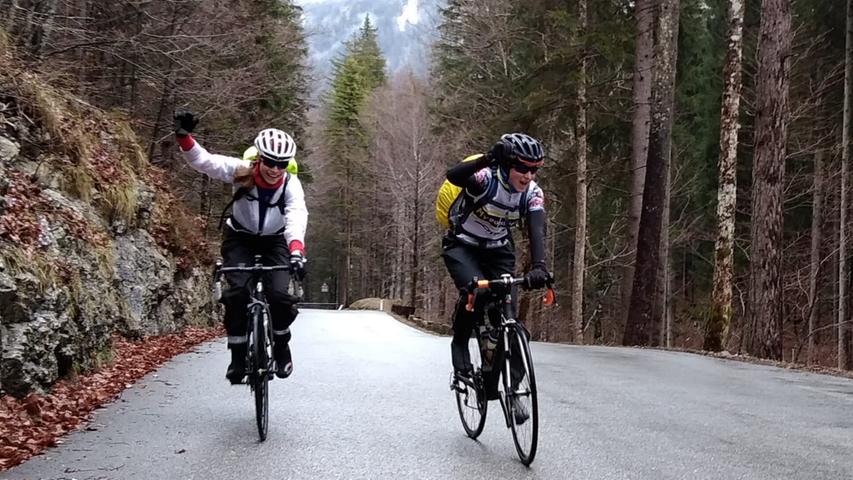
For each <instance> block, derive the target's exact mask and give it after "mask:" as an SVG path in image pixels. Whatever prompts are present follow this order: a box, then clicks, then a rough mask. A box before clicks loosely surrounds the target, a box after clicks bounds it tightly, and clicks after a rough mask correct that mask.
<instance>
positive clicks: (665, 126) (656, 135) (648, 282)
mask: <svg viewBox="0 0 853 480" xmlns="http://www.w3.org/2000/svg"><path fill="white" fill-rule="evenodd" d="M660 7H661V9H660V18H659V21H658V31H659V35H658V44H657V46H656V52H655V57H656V61H657V71H656V72H655V81H654V85H655V88H654V96H653V100H652V116H651V120H652V123H651V129H650V133H649V148H648V157H647V159H646V182H645V183H646V185H645V188H644V189H643V212H642V216H641V218H640V229H639V232H638V236H637V262H636V271H635V273H634V287H633V290H632V293H631V303H630V305H631V308H630V311H629V312H628V322H627V324H626V326H625V337H624V340H623V343H624V344H625V345H657V343H658V342H659V341H660V334H659V328H660V324H661V322H660V316H661V315H662V314H663V311H662V310H661V309H659V308H657V307H656V304H657V303H658V302H657V298H658V283H659V279H660V278H659V274H660V269H661V268H662V266H663V260H662V259H661V256H660V254H661V235H662V232H661V230H662V225H663V211H664V209H665V208H666V207H665V201H666V166H667V164H668V163H669V158H670V153H671V150H672V110H673V98H674V92H675V60H676V58H677V55H676V52H677V50H678V17H679V5H678V0H661V2H660Z"/></svg>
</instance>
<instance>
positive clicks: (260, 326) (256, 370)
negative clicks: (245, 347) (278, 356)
mask: <svg viewBox="0 0 853 480" xmlns="http://www.w3.org/2000/svg"><path fill="white" fill-rule="evenodd" d="M251 318H252V339H253V342H252V356H253V357H254V361H253V362H252V364H251V365H250V368H251V370H250V381H251V382H252V390H254V393H255V423H256V424H257V427H258V436H259V437H260V439H261V441H262V442H263V441H264V440H266V439H267V430H268V428H269V374H268V373H269V358H268V355H267V334H266V331H265V329H264V309H263V308H261V307H259V306H257V307H255V308H253V309H252V315H251Z"/></svg>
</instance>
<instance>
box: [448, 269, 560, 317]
mask: <svg viewBox="0 0 853 480" xmlns="http://www.w3.org/2000/svg"><path fill="white" fill-rule="evenodd" d="M525 281H526V279H525V278H524V277H513V276H512V275H509V274H504V275H501V278H496V279H494V280H480V279H478V278H477V277H474V279H473V280H471V283H469V284H468V287H467V290H468V303H467V304H466V305H465V310H467V311H469V312H473V311H474V291H475V290H476V289H478V288H482V289H487V290H488V289H491V288H492V287H512V286H514V285H521V286H522V288H523V289H525V290H531V288H529V287H527V286H526V285H525ZM553 285H554V277H553V276H550V277H549V278H548V281H547V282H546V283H545V288H547V291H546V292H545V296H544V297H542V303H543V304H545V305H553V304H554V302H555V301H556V300H557V295H556V294H555V293H554V288H553Z"/></svg>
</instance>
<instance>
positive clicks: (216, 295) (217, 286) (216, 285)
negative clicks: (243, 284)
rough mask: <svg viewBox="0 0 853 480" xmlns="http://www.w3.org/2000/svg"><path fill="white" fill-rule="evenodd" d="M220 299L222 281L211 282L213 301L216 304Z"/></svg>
mask: <svg viewBox="0 0 853 480" xmlns="http://www.w3.org/2000/svg"><path fill="white" fill-rule="evenodd" d="M220 298H222V281H221V280H217V281H215V282H213V301H214V302H218V301H219V299H220Z"/></svg>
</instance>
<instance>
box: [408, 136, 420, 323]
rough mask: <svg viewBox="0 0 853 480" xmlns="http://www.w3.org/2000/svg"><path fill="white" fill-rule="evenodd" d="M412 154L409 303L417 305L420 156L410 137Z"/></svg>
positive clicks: (414, 142) (415, 142)
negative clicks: (413, 212)
mask: <svg viewBox="0 0 853 480" xmlns="http://www.w3.org/2000/svg"><path fill="white" fill-rule="evenodd" d="M412 155H414V158H415V181H414V184H415V185H414V187H415V188H414V189H413V190H414V193H415V205H414V207H415V214H414V215H413V217H414V218H413V220H414V221H413V227H414V236H413V237H412V292H411V296H410V297H409V305H411V306H412V307H417V304H416V303H417V290H418V257H419V256H420V254H421V252H420V251H419V249H420V233H421V231H420V226H421V158H420V153H419V152H418V145H417V140H415V139H412Z"/></svg>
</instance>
